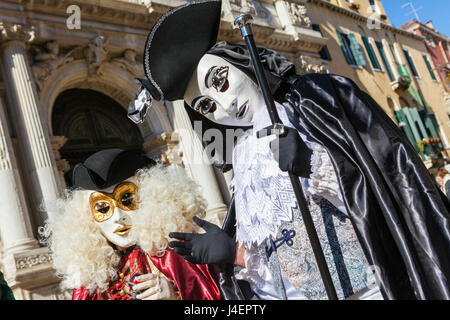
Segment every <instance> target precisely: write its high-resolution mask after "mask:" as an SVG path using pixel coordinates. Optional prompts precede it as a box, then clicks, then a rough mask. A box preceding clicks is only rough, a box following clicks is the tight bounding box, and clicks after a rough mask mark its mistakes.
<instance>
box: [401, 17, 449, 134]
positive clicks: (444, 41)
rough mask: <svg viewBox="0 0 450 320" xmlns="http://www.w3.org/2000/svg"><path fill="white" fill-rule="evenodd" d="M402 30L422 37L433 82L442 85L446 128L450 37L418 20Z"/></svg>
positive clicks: (431, 23) (430, 24)
mask: <svg viewBox="0 0 450 320" xmlns="http://www.w3.org/2000/svg"><path fill="white" fill-rule="evenodd" d="M401 28H402V29H405V30H408V31H411V32H414V33H416V34H417V35H419V36H422V37H423V38H424V41H425V46H426V48H427V50H428V53H429V54H430V57H431V60H432V61H427V64H429V68H430V69H431V70H432V71H431V72H432V74H433V75H434V77H433V80H439V81H441V83H442V88H443V90H442V97H443V99H444V101H445V104H446V106H447V115H448V116H449V119H447V120H449V121H448V122H447V124H446V126H447V127H448V126H450V39H449V38H448V36H446V35H444V34H442V33H440V32H438V31H437V30H436V29H435V28H434V25H433V22H432V21H428V22H427V23H425V24H423V23H421V22H419V21H416V20H411V21H410V22H408V23H407V24H405V25H403V26H402V27H401Z"/></svg>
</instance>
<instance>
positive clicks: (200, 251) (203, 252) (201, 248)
mask: <svg viewBox="0 0 450 320" xmlns="http://www.w3.org/2000/svg"><path fill="white" fill-rule="evenodd" d="M192 220H193V221H194V222H195V223H196V224H197V225H199V226H200V227H202V228H203V229H205V230H206V233H202V234H199V233H181V232H171V233H169V237H171V238H175V239H180V240H185V241H184V242H181V241H171V242H169V247H171V248H173V251H175V253H178V254H179V255H182V256H183V257H184V259H185V260H187V261H189V262H191V263H195V264H208V263H231V264H234V260H235V257H236V243H235V241H234V239H233V238H231V237H230V236H229V235H228V234H227V233H226V232H225V231H223V230H222V229H221V228H219V227H218V226H216V225H215V224H212V223H210V222H208V221H205V220H202V219H200V218H198V217H194V218H193V219H192Z"/></svg>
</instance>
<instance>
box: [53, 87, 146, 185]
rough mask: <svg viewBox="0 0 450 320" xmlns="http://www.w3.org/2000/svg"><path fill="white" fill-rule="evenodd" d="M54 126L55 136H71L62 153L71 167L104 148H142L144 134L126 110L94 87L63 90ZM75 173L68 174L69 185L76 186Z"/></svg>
mask: <svg viewBox="0 0 450 320" xmlns="http://www.w3.org/2000/svg"><path fill="white" fill-rule="evenodd" d="M52 126H53V135H55V136H65V137H66V138H68V141H67V142H66V144H65V145H64V147H63V148H61V150H60V153H61V157H62V158H64V159H66V160H67V161H68V162H69V164H70V167H71V169H72V168H73V167H74V165H75V164H77V163H79V162H83V161H84V160H86V158H88V157H89V156H90V155H91V154H93V153H95V152H97V151H100V150H104V149H109V148H120V149H127V150H140V149H141V148H142V143H143V139H142V135H141V133H140V131H139V129H138V128H137V126H136V125H135V124H134V123H133V122H132V121H131V120H129V119H128V117H127V113H126V111H125V110H124V109H123V108H122V107H121V106H120V105H119V104H118V103H117V102H116V101H114V100H113V99H111V98H109V97H108V96H106V95H104V94H102V93H99V92H97V91H93V90H88V89H70V90H66V91H64V92H62V93H61V94H60V95H59V96H58V98H57V99H56V101H55V106H54V108H53V113H52ZM71 175H72V170H70V171H69V172H68V173H66V177H65V178H66V182H67V185H68V186H71V185H72V183H71Z"/></svg>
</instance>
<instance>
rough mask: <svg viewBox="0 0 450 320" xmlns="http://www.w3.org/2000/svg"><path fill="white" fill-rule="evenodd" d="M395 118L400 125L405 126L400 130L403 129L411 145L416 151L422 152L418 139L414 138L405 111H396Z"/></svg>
mask: <svg viewBox="0 0 450 320" xmlns="http://www.w3.org/2000/svg"><path fill="white" fill-rule="evenodd" d="M395 116H396V118H397V120H398V123H399V124H403V125H402V126H400V129H402V131H403V133H404V134H405V136H406V138H407V139H408V141H409V142H410V143H411V145H412V146H413V147H414V149H415V150H416V151H420V150H419V147H418V146H417V142H416V139H415V138H414V134H413V131H412V130H411V126H410V125H409V123H408V120H407V119H406V115H405V114H404V112H403V110H398V111H396V113H395Z"/></svg>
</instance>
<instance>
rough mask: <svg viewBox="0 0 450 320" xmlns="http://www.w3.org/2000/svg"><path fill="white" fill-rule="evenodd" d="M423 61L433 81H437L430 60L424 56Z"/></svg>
mask: <svg viewBox="0 0 450 320" xmlns="http://www.w3.org/2000/svg"><path fill="white" fill-rule="evenodd" d="M423 60H425V64H426V65H427V68H428V71H429V72H430V75H431V79H433V80H434V81H436V80H437V79H436V75H435V74H434V71H433V68H432V67H431V64H430V61H429V60H428V57H427V56H423Z"/></svg>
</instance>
